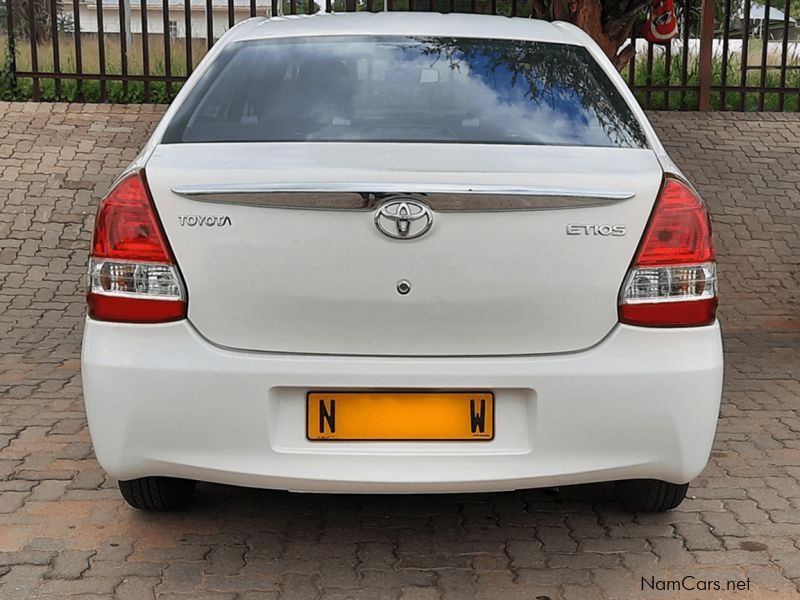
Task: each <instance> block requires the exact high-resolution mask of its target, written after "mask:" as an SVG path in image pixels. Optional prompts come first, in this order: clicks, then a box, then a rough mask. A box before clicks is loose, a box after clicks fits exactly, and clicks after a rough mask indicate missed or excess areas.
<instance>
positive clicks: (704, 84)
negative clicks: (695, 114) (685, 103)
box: [684, 0, 714, 111]
mask: <svg viewBox="0 0 800 600" xmlns="http://www.w3.org/2000/svg"><path fill="white" fill-rule="evenodd" d="M701 12H702V17H701V20H700V69H699V73H698V76H699V80H700V81H699V83H700V98H699V108H700V110H704V111H708V110H711V79H712V77H713V73H712V69H711V59H712V54H713V51H714V0H703V4H702V7H701ZM685 26H686V25H684V27H685Z"/></svg>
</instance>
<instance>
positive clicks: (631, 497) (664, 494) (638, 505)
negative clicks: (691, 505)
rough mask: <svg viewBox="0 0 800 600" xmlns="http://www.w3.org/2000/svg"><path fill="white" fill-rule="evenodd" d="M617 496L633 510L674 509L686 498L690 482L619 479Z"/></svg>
mask: <svg viewBox="0 0 800 600" xmlns="http://www.w3.org/2000/svg"><path fill="white" fill-rule="evenodd" d="M615 489H616V492H617V498H618V499H619V501H620V502H621V503H622V505H623V506H624V507H625V508H627V509H628V510H629V511H631V512H664V511H666V510H672V509H673V508H675V507H676V506H678V505H679V504H680V503H681V502H683V499H684V498H686V490H688V489H689V484H688V483H682V484H677V483H668V482H666V481H659V480H658V479H630V480H627V481H617V482H616V484H615Z"/></svg>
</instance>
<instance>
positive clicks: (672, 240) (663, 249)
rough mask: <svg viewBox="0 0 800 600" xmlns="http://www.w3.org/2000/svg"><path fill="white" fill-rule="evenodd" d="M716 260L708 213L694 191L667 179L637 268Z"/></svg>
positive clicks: (646, 234) (643, 240) (637, 261)
mask: <svg viewBox="0 0 800 600" xmlns="http://www.w3.org/2000/svg"><path fill="white" fill-rule="evenodd" d="M713 260H714V242H713V240H712V238H711V222H710V221H709V219H708V211H707V210H706V207H705V205H704V204H703V203H702V201H701V200H700V199H699V198H698V197H697V196H696V195H695V194H694V192H693V191H692V189H691V188H690V187H689V186H688V185H686V184H685V183H683V182H682V181H680V180H678V179H672V178H667V179H665V180H664V185H663V187H662V188H661V193H660V194H659V197H658V202H657V204H656V209H655V212H654V213H653V217H652V218H651V219H650V224H649V225H648V226H647V231H645V234H644V237H643V238H642V244H641V247H640V248H639V254H638V256H637V257H636V266H639V267H651V266H657V265H685V264H699V263H705V262H711V261H713Z"/></svg>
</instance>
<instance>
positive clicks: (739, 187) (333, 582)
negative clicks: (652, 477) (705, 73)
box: [0, 102, 800, 600]
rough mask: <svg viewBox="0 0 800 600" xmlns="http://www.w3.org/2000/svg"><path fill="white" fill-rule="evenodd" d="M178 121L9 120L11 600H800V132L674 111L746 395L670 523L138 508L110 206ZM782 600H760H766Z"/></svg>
mask: <svg viewBox="0 0 800 600" xmlns="http://www.w3.org/2000/svg"><path fill="white" fill-rule="evenodd" d="M163 110H164V107H158V106H156V107H154V106H142V105H130V106H121V105H106V106H103V105H79V104H72V105H66V104H34V103H12V104H10V103H2V102H0V123H1V124H2V127H3V128H4V130H8V131H10V132H11V133H10V134H6V136H5V137H4V138H3V139H2V140H0V398H1V399H2V400H0V524H2V526H0V598H3V599H4V600H5V598H13V599H14V600H16V599H17V598H20V599H23V600H25V599H27V598H41V599H42V600H50V599H53V600H55V599H61V598H67V597H72V598H78V599H80V600H95V599H98V600H99V599H101V598H102V599H103V600H107V599H108V598H110V597H112V594H116V597H117V598H119V599H126V598H135V599H137V600H138V599H139V598H143V599H147V598H155V597H158V598H159V600H203V599H208V600H234V599H235V600H254V599H258V600H277V599H278V598H284V599H286V598H288V599H295V598H297V599H303V600H305V598H308V597H315V596H316V597H319V598H338V599H344V598H347V599H349V600H355V599H358V598H365V599H366V598H368V599H369V600H381V599H392V600H397V599H399V598H404V599H406V600H410V599H412V598H420V599H428V598H442V599H443V600H462V599H464V598H476V599H490V598H502V599H503V600H511V599H513V598H525V600H531V599H532V598H533V599H536V598H540V599H542V598H545V597H548V598H551V599H552V600H556V599H557V598H564V599H568V598H578V599H583V598H587V599H591V598H628V597H629V598H636V599H637V600H638V599H639V598H641V597H642V588H641V578H642V577H644V576H656V577H670V576H678V575H680V576H682V575H685V574H692V575H695V576H697V577H707V578H712V579H720V578H744V577H748V576H749V577H751V578H752V580H753V582H754V585H756V586H757V588H756V592H754V596H753V597H773V596H767V593H768V592H770V593H772V594H773V595H775V597H787V598H788V597H792V596H793V595H796V593H797V592H798V590H799V589H800V559H798V554H799V553H798V551H797V546H796V545H795V541H796V540H797V539H798V538H800V519H798V518H797V517H796V514H797V513H798V512H800V466H797V465H800V406H799V404H798V399H800V372H799V371H800V325H799V324H798V319H797V314H798V305H797V298H798V297H800V258H798V257H800V176H798V175H797V173H800V152H798V149H800V142H798V140H800V117H798V116H797V115H780V116H779V117H775V116H773V115H766V114H765V115H756V114H745V115H741V114H727V113H724V114H722V113H720V114H714V113H712V114H699V113H653V114H651V118H652V120H653V123H654V126H655V127H656V129H657V130H658V131H659V133H660V135H661V137H662V140H663V141H664V143H665V145H666V146H667V148H668V150H669V151H670V152H671V154H672V156H673V158H674V159H675V160H676V162H677V163H678V164H679V165H680V166H681V168H682V169H683V171H684V172H685V173H686V174H687V176H688V177H689V178H690V179H691V180H693V181H694V182H695V183H696V184H697V187H698V189H699V191H700V193H701V194H702V195H703V197H704V199H705V200H706V202H707V204H708V206H709V209H710V212H711V217H712V221H713V224H714V228H715V234H716V242H717V253H718V265H719V271H720V275H721V278H720V289H721V295H722V305H721V310H720V320H721V322H722V327H723V335H724V345H725V359H726V369H725V383H724V394H723V402H722V407H721V418H720V422H719V429H718V433H717V436H716V439H715V442H714V448H713V455H712V459H711V461H710V463H709V465H708V468H707V469H706V471H705V472H704V473H703V475H702V476H701V477H700V478H698V479H697V480H696V481H695V482H693V484H692V486H691V488H690V499H689V500H688V501H687V502H686V503H685V504H684V505H682V506H681V508H680V509H679V510H677V511H673V512H671V513H669V514H666V515H635V516H631V515H628V514H626V513H624V512H622V511H621V510H619V508H618V507H617V506H616V505H615V504H613V503H612V502H611V492H610V486H577V487H572V488H565V489H562V490H561V493H560V494H559V495H558V496H551V495H546V494H543V493H542V492H541V491H534V492H531V491H524V490H520V491H518V492H513V493H507V494H483V495H466V494H461V495H457V496H398V497H392V496H388V497H387V496H359V497H357V498H355V499H354V498H353V497H336V496H316V495H290V494H282V493H269V492H256V491H252V490H238V489H236V488H230V487H223V486H211V485H208V486H200V488H199V490H198V495H199V496H200V499H201V502H200V504H199V505H198V506H197V507H196V508H195V509H194V510H192V511H191V512H189V513H186V514H179V515H143V514H141V513H138V512H136V511H133V510H129V509H127V508H125V507H124V506H123V504H122V502H121V500H120V499H119V495H118V492H117V491H116V489H115V485H114V482H113V481H111V480H109V479H108V478H107V477H106V476H105V474H104V473H103V471H102V469H101V468H100V467H99V465H98V464H97V462H96V461H95V459H94V457H93V454H92V450H91V443H90V440H89V437H88V431H87V429H86V421H85V418H84V414H83V408H82V404H81V387H80V371H79V368H80V361H79V353H80V338H81V334H82V324H83V314H84V300H83V278H84V268H85V264H86V261H87V248H88V245H89V240H90V239H91V227H92V220H93V215H94V212H95V209H96V206H97V202H98V200H99V198H100V197H101V196H102V194H103V193H104V192H105V190H106V188H107V186H108V184H109V183H110V182H111V181H112V180H113V179H114V178H115V177H116V175H117V174H118V173H119V172H120V170H121V169H122V168H124V166H125V164H126V163H127V161H128V160H130V159H131V158H133V156H135V154H136V152H138V149H139V148H140V147H141V146H142V144H143V143H144V141H145V140H146V137H147V136H148V135H149V132H151V131H152V130H153V128H154V127H155V125H156V123H157V122H158V120H159V118H160V117H161V115H162V114H163ZM759 594H761V595H759Z"/></svg>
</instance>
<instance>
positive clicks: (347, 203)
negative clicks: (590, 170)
mask: <svg viewBox="0 0 800 600" xmlns="http://www.w3.org/2000/svg"><path fill="white" fill-rule="evenodd" d="M355 190H363V191H355ZM172 191H173V193H175V194H177V195H179V196H183V197H184V198H188V199H190V200H198V201H201V202H212V203H220V204H243V205H248V206H265V207H271V208H291V209H305V210H354V211H369V210H373V209H374V208H375V207H376V206H377V205H378V204H379V203H380V202H381V201H383V200H385V199H386V198H387V197H388V196H391V195H396V194H408V195H415V196H417V197H418V198H419V199H420V200H424V201H425V202H426V203H427V204H428V205H429V206H430V207H431V209H432V210H434V211H437V212H483V211H517V210H552V209H559V208H585V207H589V206H604V205H607V204H614V203H616V202H622V201H624V200H629V199H631V198H633V197H634V196H635V193H633V192H629V191H618V190H613V191H609V190H585V189H578V188H572V189H571V188H550V187H531V186H496V185H473V186H459V185H446V184H437V183H428V184H409V183H405V184H386V183H272V184H231V185H193V186H182V187H176V188H173V189H172Z"/></svg>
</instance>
